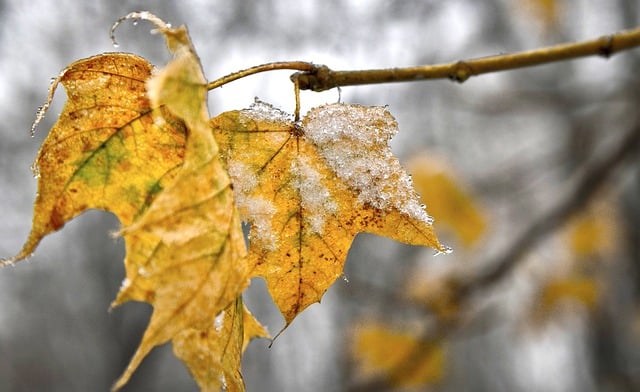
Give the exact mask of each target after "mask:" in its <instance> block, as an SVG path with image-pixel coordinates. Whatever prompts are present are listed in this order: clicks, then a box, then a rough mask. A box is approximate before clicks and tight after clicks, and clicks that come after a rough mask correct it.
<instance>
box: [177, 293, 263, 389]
mask: <svg viewBox="0 0 640 392" xmlns="http://www.w3.org/2000/svg"><path fill="white" fill-rule="evenodd" d="M267 336H268V334H267V333H266V331H265V330H264V328H262V326H260V324H259V323H258V322H257V321H256V320H255V318H254V317H253V316H252V315H251V313H249V311H248V310H247V309H246V307H244V306H243V304H242V297H238V298H237V299H236V301H235V302H234V303H232V304H231V305H229V307H227V308H226V309H225V310H223V311H221V312H220V313H219V314H218V315H217V316H216V318H215V319H214V321H213V325H211V326H210V328H208V329H193V328H189V329H186V330H184V331H182V332H180V333H179V334H178V335H177V336H176V337H175V338H174V339H173V351H174V352H175V353H176V356H178V357H179V358H180V359H181V360H182V361H183V362H185V363H186V364H187V367H188V368H189V371H190V372H191V374H192V375H193V377H194V379H195V380H196V381H197V382H198V385H199V386H200V390H202V391H212V392H213V391H221V390H225V391H229V392H233V391H243V390H244V382H243V381H242V375H241V374H240V367H241V363H240V360H241V355H242V352H243V351H244V349H245V348H246V346H247V344H248V343H249V340H251V339H252V338H253V337H267Z"/></svg>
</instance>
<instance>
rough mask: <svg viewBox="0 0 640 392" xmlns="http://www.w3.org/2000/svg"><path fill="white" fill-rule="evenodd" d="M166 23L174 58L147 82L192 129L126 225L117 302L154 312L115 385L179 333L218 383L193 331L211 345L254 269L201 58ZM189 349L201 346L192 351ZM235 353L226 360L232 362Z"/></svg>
mask: <svg viewBox="0 0 640 392" xmlns="http://www.w3.org/2000/svg"><path fill="white" fill-rule="evenodd" d="M159 30H160V32H162V33H163V34H164V35H165V36H166V37H167V44H168V46H169V49H170V50H171V52H172V53H173V55H174V58H173V60H172V61H171V62H170V63H169V64H168V65H167V66H166V67H165V68H164V69H163V70H162V71H161V72H159V73H158V74H156V75H154V77H153V78H151V79H150V80H149V82H148V83H147V85H148V92H149V97H150V99H151V102H152V106H156V105H157V106H158V107H160V106H165V107H166V108H167V109H168V110H169V111H170V112H171V113H172V114H173V115H175V116H177V117H178V118H180V119H181V120H183V121H184V123H185V124H186V126H187V132H188V136H187V144H186V152H185V158H184V164H183V166H182V167H181V168H180V171H179V172H178V174H177V175H176V178H175V179H174V180H173V182H172V183H171V184H169V185H168V186H167V187H166V189H165V190H164V191H163V192H162V193H161V194H159V195H158V196H157V197H156V199H155V200H154V201H153V203H152V204H151V205H150V206H149V208H147V209H146V211H145V212H144V214H143V215H142V216H140V217H139V218H138V219H137V220H136V221H135V222H134V223H133V224H131V225H130V226H128V227H125V228H124V229H123V231H122V234H123V235H124V237H125V240H126V244H127V257H126V260H125V265H126V273H127V280H126V282H127V284H126V285H123V287H122V290H121V292H120V293H119V295H118V298H117V299H116V302H115V303H116V304H119V303H122V302H123V301H126V300H130V299H133V300H142V301H147V302H150V303H151V304H152V305H153V307H154V312H153V315H152V317H151V321H150V322H149V326H148V328H147V330H146V331H145V334H144V336H143V338H142V342H141V343H140V347H139V348H138V350H137V351H136V353H135V354H134V356H133V358H132V360H131V362H130V364H129V366H128V367H127V369H126V371H125V372H124V374H123V375H122V377H121V378H120V379H119V380H118V381H117V383H116V384H115V386H114V389H118V388H120V387H121V386H123V385H124V384H125V383H126V382H127V380H128V379H129V377H130V376H131V374H132V373H133V371H135V369H136V368H137V367H138V365H139V364H140V362H141V361H142V359H143V358H144V357H145V356H146V355H147V354H148V353H149V351H150V350H151V349H152V348H153V347H155V346H157V345H159V344H163V343H165V342H167V341H168V340H170V339H177V340H176V343H177V344H179V345H180V348H179V352H180V357H181V358H183V359H184V360H185V362H186V365H187V367H189V369H191V370H192V374H193V375H194V377H196V381H197V382H198V384H199V385H201V386H204V387H203V389H207V390H214V389H216V387H217V386H218V383H219V382H220V376H218V377H212V376H211V373H210V371H209V372H205V373H203V372H201V371H199V370H197V369H200V366H201V365H200V364H199V363H198V359H197V358H198V355H199V353H200V349H201V348H202V347H201V344H200V343H198V342H188V341H187V339H188V338H194V339H199V340H201V339H200V336H204V335H206V336H207V339H205V341H206V342H208V343H207V344H208V345H211V344H212V343H211V342H210V341H209V340H210V339H211V338H213V337H214V336H217V335H216V334H211V326H212V325H213V323H214V318H215V316H216V315H218V314H220V312H221V311H223V309H225V308H227V307H228V306H229V305H230V304H231V303H233V301H235V300H236V299H237V298H238V296H239V295H240V294H241V293H242V291H243V290H244V289H245V288H246V287H247V285H248V282H249V274H250V272H251V267H250V265H249V264H248V263H247V261H248V259H247V258H246V257H245V256H246V249H245V243H244V237H243V234H242V229H241V227H240V220H239V218H238V213H237V210H236V208H235V205H234V200H233V192H232V190H231V186H230V181H229V177H228V175H227V173H226V171H225V170H224V168H223V167H222V164H221V162H220V160H219V159H218V146H217V145H216V142H215V140H214V138H213V135H212V133H211V127H210V124H209V116H208V110H207V100H206V99H207V89H206V86H205V85H206V79H205V77H204V74H203V72H202V68H201V66H200V63H199V59H198V57H197V55H196V54H195V51H194V49H193V47H192V45H191V42H190V40H189V37H188V33H187V30H186V28H185V27H184V26H181V27H179V28H177V29H172V28H169V27H168V26H160V29H159ZM240 325H241V324H240ZM235 328H236V327H234V328H233V330H234V331H235ZM237 328H241V327H237ZM230 333H231V332H229V333H228V334H226V335H225V336H230V335H229V334H230ZM233 333H234V334H235V335H237V333H236V332H233ZM235 335H234V336H235ZM234 341H236V342H237V341H239V342H240V343H239V344H240V345H242V339H239V338H237V337H236V338H234ZM216 344H218V343H216ZM230 344H231V342H230ZM190 349H194V350H196V351H197V352H194V353H190V352H189V350H190ZM211 355H215V353H212V354H211ZM192 361H195V363H194V362H192ZM229 361H230V362H224V363H223V365H224V366H226V365H227V364H231V363H232V362H234V361H231V359H230V360H229ZM234 363H235V362H234ZM194 369H195V370H194ZM237 372H238V370H237V369H224V372H223V373H222V374H228V375H230V376H233V375H234V374H236V373H237ZM200 377H204V378H200ZM239 380H240V381H238V379H237V378H236V377H235V376H233V377H231V378H229V379H228V380H227V382H228V383H229V385H234V387H238V388H240V387H239V385H240V386H241V384H242V383H241V378H240V379H239ZM211 383H213V384H211ZM238 383H239V384H238ZM242 388H244V387H243V386H242Z"/></svg>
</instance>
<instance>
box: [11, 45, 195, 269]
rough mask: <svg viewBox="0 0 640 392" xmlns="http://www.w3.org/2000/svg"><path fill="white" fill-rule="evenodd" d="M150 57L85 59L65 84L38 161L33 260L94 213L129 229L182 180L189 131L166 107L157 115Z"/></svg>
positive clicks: (30, 245)
mask: <svg viewBox="0 0 640 392" xmlns="http://www.w3.org/2000/svg"><path fill="white" fill-rule="evenodd" d="M151 70H152V66H151V65H150V64H149V63H148V62H147V61H146V60H144V59H142V58H140V57H137V56H134V55H131V54H123V53H110V54H104V55H99V56H95V57H91V58H88V59H84V60H80V61H77V62H75V63H73V64H71V65H70V66H69V67H67V68H66V69H65V70H64V71H63V72H62V73H61V74H60V76H59V77H58V79H57V80H56V82H55V83H54V84H53V85H52V87H51V90H50V93H49V101H48V103H47V106H48V104H49V103H50V101H51V99H52V98H53V93H54V91H55V89H56V87H57V85H58V83H61V84H62V85H63V86H64V87H65V89H66V91H67V97H68V99H67V102H66V103H65V106H64V108H63V110H62V113H61V114H60V116H59V118H58V121H57V122H56V123H55V124H54V126H53V128H52V129H51V131H50V132H49V135H48V136H47V138H46V140H45V141H44V143H43V145H42V147H41V148H40V151H39V152H38V156H37V158H36V160H35V163H34V168H35V171H36V172H37V173H38V176H39V179H38V194H37V197H36V201H35V203H34V217H33V225H32V229H31V233H30V234H29V238H28V239H27V241H26V243H25V245H24V247H23V249H22V251H21V252H20V253H19V254H18V255H17V256H15V257H14V258H13V259H10V260H8V261H6V262H7V263H11V262H15V261H18V260H21V259H24V258H25V257H27V256H29V255H30V254H31V253H32V252H33V251H34V250H35V248H36V246H37V245H38V243H39V242H40V241H41V239H42V238H43V237H44V236H45V235H47V234H49V233H51V232H53V231H56V230H59V229H60V228H62V226H63V225H64V224H65V223H66V222H67V221H69V220H70V219H72V218H73V217H75V216H77V215H78V214H80V213H82V212H83V211H85V210H87V209H89V208H98V209H104V210H107V211H111V212H113V213H114V214H116V215H117V216H118V218H119V219H120V222H122V224H125V225H128V224H131V223H132V222H133V220H134V219H135V218H136V217H137V216H138V215H139V214H140V213H141V211H143V210H144V209H145V208H146V207H147V206H148V205H149V203H150V202H151V201H152V200H153V199H154V198H155V196H156V195H157V194H158V193H159V192H161V191H162V190H163V189H164V188H165V187H166V185H167V183H169V182H171V180H172V179H173V178H174V177H175V175H176V173H177V171H178V168H179V167H180V165H181V164H182V161H183V158H184V143H185V127H184V125H183V123H182V122H180V121H178V120H177V119H176V118H175V117H173V116H172V115H171V114H170V113H168V112H167V110H166V109H164V108H159V109H156V110H154V111H152V110H151V107H150V104H149V100H148V99H147V97H146V90H145V82H146V80H147V79H148V78H149V76H150V75H151Z"/></svg>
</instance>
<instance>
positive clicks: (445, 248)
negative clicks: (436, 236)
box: [433, 245, 453, 256]
mask: <svg viewBox="0 0 640 392" xmlns="http://www.w3.org/2000/svg"><path fill="white" fill-rule="evenodd" d="M451 252H453V249H451V248H450V247H448V246H446V245H442V250H436V253H434V254H433V255H434V256H440V255H442V254H447V255H448V254H450V253H451Z"/></svg>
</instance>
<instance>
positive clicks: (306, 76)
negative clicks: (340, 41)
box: [291, 65, 337, 92]
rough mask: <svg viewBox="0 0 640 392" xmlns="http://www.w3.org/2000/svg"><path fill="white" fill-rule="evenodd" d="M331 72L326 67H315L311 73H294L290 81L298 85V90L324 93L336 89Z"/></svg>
mask: <svg viewBox="0 0 640 392" xmlns="http://www.w3.org/2000/svg"><path fill="white" fill-rule="evenodd" d="M332 75H333V71H331V69H330V68H329V67H327V66H326V65H316V66H315V68H314V69H313V70H312V71H305V72H296V73H294V74H293V75H291V81H292V82H294V83H298V86H299V88H300V90H311V91H316V92H318V91H325V90H330V89H332V88H334V87H336V86H337V85H336V83H335V81H334V80H333V77H332Z"/></svg>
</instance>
